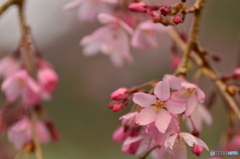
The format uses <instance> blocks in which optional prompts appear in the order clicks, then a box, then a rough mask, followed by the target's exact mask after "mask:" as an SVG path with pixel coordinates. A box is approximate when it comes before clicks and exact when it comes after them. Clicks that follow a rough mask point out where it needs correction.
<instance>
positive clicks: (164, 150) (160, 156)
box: [157, 147, 175, 159]
mask: <svg viewBox="0 0 240 159" xmlns="http://www.w3.org/2000/svg"><path fill="white" fill-rule="evenodd" d="M166 156H167V157H169V159H175V158H173V153H172V151H171V150H169V149H168V148H165V147H161V148H160V149H159V151H158V155H157V159H165V158H166Z"/></svg>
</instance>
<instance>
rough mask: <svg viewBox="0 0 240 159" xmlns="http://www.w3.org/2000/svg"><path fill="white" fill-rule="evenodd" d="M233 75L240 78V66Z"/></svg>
mask: <svg viewBox="0 0 240 159" xmlns="http://www.w3.org/2000/svg"><path fill="white" fill-rule="evenodd" d="M233 75H234V78H236V79H240V68H236V69H235V70H234V71H233Z"/></svg>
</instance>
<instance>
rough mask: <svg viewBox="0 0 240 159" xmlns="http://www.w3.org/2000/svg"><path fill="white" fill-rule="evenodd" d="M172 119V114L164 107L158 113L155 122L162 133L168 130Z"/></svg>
mask: <svg viewBox="0 0 240 159" xmlns="http://www.w3.org/2000/svg"><path fill="white" fill-rule="evenodd" d="M171 119H172V115H171V114H170V113H169V112H168V111H166V110H165V109H162V110H160V112H158V113H157V117H156V120H155V124H156V127H157V128H158V130H159V131H160V132H161V133H165V132H166V130H167V128H168V125H169V123H170V122H171Z"/></svg>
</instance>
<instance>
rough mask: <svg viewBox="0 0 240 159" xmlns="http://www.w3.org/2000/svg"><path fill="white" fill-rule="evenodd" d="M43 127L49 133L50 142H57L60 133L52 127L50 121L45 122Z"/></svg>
mask: <svg viewBox="0 0 240 159" xmlns="http://www.w3.org/2000/svg"><path fill="white" fill-rule="evenodd" d="M45 125H46V127H47V128H48V131H49V132H50V135H51V138H52V140H53V141H58V140H59V138H60V133H59V131H58V130H57V129H56V127H55V126H54V125H53V123H52V122H51V121H45Z"/></svg>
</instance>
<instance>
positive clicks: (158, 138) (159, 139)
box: [152, 127, 167, 146]
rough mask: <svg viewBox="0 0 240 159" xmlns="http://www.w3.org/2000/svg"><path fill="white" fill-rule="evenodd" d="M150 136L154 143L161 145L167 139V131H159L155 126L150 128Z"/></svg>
mask: <svg viewBox="0 0 240 159" xmlns="http://www.w3.org/2000/svg"><path fill="white" fill-rule="evenodd" d="M152 136H153V139H154V141H155V143H156V144H158V145H160V146H163V144H164V142H165V141H166V139H167V133H164V134H163V133H160V132H159V131H158V129H157V128H156V127H153V129H152Z"/></svg>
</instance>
